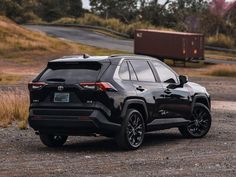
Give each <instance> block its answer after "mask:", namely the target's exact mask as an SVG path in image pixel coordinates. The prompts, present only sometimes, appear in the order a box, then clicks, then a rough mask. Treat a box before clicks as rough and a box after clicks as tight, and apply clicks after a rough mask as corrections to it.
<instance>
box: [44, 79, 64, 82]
mask: <svg viewBox="0 0 236 177" xmlns="http://www.w3.org/2000/svg"><path fill="white" fill-rule="evenodd" d="M47 81H49V82H65V81H66V80H65V79H61V78H50V79H47Z"/></svg>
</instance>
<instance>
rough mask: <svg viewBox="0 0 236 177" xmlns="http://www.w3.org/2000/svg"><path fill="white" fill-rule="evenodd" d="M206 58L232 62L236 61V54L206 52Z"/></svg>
mask: <svg viewBox="0 0 236 177" xmlns="http://www.w3.org/2000/svg"><path fill="white" fill-rule="evenodd" d="M205 56H206V58H214V59H217V60H230V61H233V60H236V54H235V53H229V52H221V51H212V50H206V51H205Z"/></svg>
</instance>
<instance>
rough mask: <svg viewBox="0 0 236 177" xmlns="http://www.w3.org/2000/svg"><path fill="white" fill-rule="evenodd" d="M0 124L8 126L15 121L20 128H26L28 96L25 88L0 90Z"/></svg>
mask: <svg viewBox="0 0 236 177" xmlns="http://www.w3.org/2000/svg"><path fill="white" fill-rule="evenodd" d="M0 100H4V101H0V126H1V127H8V126H9V125H11V124H12V123H13V122H14V121H17V123H18V127H19V128H20V129H25V128H27V124H28V122H27V119H28V108H29V98H28V91H26V90H20V89H16V90H8V91H0Z"/></svg>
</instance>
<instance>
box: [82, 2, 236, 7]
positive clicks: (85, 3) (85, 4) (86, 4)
mask: <svg viewBox="0 0 236 177" xmlns="http://www.w3.org/2000/svg"><path fill="white" fill-rule="evenodd" d="M82 1H83V7H84V8H85V9H90V6H89V0H82ZM226 1H229V2H233V1H235V0H226ZM161 2H165V0H160V3H161Z"/></svg>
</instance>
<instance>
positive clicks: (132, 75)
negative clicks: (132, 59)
mask: <svg viewBox="0 0 236 177" xmlns="http://www.w3.org/2000/svg"><path fill="white" fill-rule="evenodd" d="M128 64H129V72H130V77H131V80H132V81H136V80H137V77H136V74H135V73H134V68H133V66H131V64H130V63H129V62H128Z"/></svg>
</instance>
